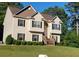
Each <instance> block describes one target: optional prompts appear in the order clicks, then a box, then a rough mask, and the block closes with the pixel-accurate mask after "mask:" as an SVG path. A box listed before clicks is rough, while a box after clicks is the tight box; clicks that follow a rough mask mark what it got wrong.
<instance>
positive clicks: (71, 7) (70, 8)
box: [65, 2, 79, 30]
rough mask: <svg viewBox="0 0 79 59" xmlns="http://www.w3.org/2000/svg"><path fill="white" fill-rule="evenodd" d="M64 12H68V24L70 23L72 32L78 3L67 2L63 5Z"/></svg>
mask: <svg viewBox="0 0 79 59" xmlns="http://www.w3.org/2000/svg"><path fill="white" fill-rule="evenodd" d="M65 7H66V11H67V12H68V14H69V16H68V18H69V19H68V22H70V24H69V25H70V27H71V28H72V29H73V30H74V28H75V27H74V22H75V20H76V18H75V16H76V14H79V2H69V3H67V4H66V5H65Z"/></svg>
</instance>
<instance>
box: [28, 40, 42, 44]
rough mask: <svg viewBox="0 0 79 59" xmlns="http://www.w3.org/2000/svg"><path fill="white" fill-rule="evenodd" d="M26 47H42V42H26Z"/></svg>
mask: <svg viewBox="0 0 79 59" xmlns="http://www.w3.org/2000/svg"><path fill="white" fill-rule="evenodd" d="M27 45H43V42H34V41H33V42H32V41H28V42H27Z"/></svg>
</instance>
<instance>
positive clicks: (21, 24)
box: [18, 19, 25, 27]
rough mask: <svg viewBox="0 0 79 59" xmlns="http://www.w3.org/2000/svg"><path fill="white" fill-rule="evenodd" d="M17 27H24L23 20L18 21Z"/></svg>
mask: <svg viewBox="0 0 79 59" xmlns="http://www.w3.org/2000/svg"><path fill="white" fill-rule="evenodd" d="M18 26H23V27H25V20H21V19H18Z"/></svg>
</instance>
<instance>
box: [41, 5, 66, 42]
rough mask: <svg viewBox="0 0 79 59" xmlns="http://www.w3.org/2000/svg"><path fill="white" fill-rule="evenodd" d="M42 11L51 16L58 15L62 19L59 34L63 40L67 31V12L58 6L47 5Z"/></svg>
mask: <svg viewBox="0 0 79 59" xmlns="http://www.w3.org/2000/svg"><path fill="white" fill-rule="evenodd" d="M42 13H46V14H49V15H52V16H56V15H57V16H58V17H59V18H60V19H61V20H62V22H63V23H62V35H61V42H63V38H64V36H65V35H66V33H67V14H66V13H65V10H64V9H63V8H60V7H58V6H55V7H49V8H47V9H45V10H44V11H43V12H42Z"/></svg>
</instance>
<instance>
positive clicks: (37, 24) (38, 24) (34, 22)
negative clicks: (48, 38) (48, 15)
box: [32, 21, 42, 28]
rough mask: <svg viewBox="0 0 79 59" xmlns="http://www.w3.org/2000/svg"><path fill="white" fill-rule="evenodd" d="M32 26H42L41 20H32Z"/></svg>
mask: <svg viewBox="0 0 79 59" xmlns="http://www.w3.org/2000/svg"><path fill="white" fill-rule="evenodd" d="M32 27H37V28H42V22H41V21H32Z"/></svg>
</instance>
